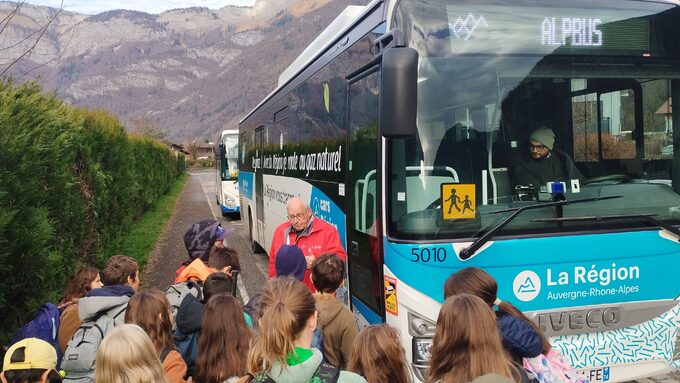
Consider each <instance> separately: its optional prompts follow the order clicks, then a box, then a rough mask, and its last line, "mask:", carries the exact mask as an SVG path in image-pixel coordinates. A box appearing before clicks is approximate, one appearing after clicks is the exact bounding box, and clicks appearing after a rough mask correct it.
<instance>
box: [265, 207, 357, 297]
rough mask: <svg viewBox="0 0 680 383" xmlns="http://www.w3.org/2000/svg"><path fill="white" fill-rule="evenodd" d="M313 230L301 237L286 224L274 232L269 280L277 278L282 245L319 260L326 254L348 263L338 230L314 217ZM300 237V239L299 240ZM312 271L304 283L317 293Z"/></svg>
mask: <svg viewBox="0 0 680 383" xmlns="http://www.w3.org/2000/svg"><path fill="white" fill-rule="evenodd" d="M311 225H312V227H311V230H305V231H303V232H302V233H300V234H299V235H298V234H297V233H295V232H293V230H291V229H292V227H291V225H290V223H289V222H284V223H282V224H281V225H279V227H277V228H276V230H274V238H272V247H271V249H269V278H274V277H275V276H276V268H275V262H274V261H275V260H276V253H277V252H278V251H279V248H280V247H281V246H282V245H285V244H289V245H295V244H297V246H298V247H299V248H300V249H302V253H303V254H304V255H305V256H308V255H310V254H313V255H314V258H318V257H319V256H320V255H321V254H324V253H333V254H335V255H337V256H338V257H340V258H342V260H343V261H345V262H347V253H346V252H345V248H343V247H342V241H341V240H340V235H339V234H338V230H337V229H336V228H335V227H333V226H331V225H330V224H328V223H327V222H326V221H324V220H322V219H320V218H317V217H313V220H312V224H311ZM298 236H299V238H298ZM310 274H311V271H310V270H309V269H307V271H306V272H305V278H304V279H303V280H302V283H304V284H305V285H307V287H309V289H310V290H311V291H312V292H315V291H316V289H314V285H313V284H312V280H311V278H310Z"/></svg>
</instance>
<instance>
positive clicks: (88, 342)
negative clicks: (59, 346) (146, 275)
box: [61, 255, 139, 383]
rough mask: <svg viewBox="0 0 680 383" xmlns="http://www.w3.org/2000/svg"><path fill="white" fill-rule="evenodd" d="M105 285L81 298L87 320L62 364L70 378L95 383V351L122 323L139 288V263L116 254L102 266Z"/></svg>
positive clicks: (83, 317) (80, 309) (78, 382)
mask: <svg viewBox="0 0 680 383" xmlns="http://www.w3.org/2000/svg"><path fill="white" fill-rule="evenodd" d="M102 282H103V283H104V287H102V288H100V289H94V290H91V291H90V292H89V293H88V294H87V295H86V296H85V297H83V298H80V299H79V300H78V316H79V317H80V319H81V320H82V321H83V324H82V325H81V326H80V327H78V329H77V330H76V332H75V333H74V334H73V336H72V337H71V339H70V340H69V342H68V345H67V347H66V352H64V358H63V363H62V366H61V367H62V368H63V369H64V370H66V372H67V373H68V374H67V376H66V377H65V378H64V381H66V382H73V383H91V382H92V381H93V379H94V370H95V368H94V367H95V358H94V357H95V355H96V352H97V349H98V348H99V344H100V343H101V342H102V339H103V337H104V336H105V335H106V334H107V333H108V332H109V331H110V330H111V329H113V328H114V327H116V326H119V325H122V324H123V323H124V320H125V309H126V308H127V304H128V301H129V300H130V298H131V297H132V296H133V295H134V294H135V292H136V291H137V289H139V266H138V265H137V262H136V261H135V260H134V259H132V258H130V257H127V256H124V255H114V256H113V257H111V258H110V259H109V260H108V261H107V262H106V266H105V267H104V269H103V270H102Z"/></svg>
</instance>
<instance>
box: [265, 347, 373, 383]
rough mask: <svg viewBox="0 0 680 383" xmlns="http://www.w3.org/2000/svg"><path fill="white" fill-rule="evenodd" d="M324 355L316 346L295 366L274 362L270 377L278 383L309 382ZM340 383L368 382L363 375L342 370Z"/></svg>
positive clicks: (339, 378)
mask: <svg viewBox="0 0 680 383" xmlns="http://www.w3.org/2000/svg"><path fill="white" fill-rule="evenodd" d="M322 359H323V357H322V356H321V352H320V351H319V350H317V349H315V348H313V349H312V356H311V357H310V358H309V359H307V360H305V361H304V362H302V363H300V364H296V365H295V366H285V367H284V366H283V365H282V364H281V363H279V362H274V363H273V365H272V369H271V370H270V371H269V374H267V375H269V377H270V378H272V379H273V380H274V381H275V382H276V383H300V382H308V381H309V380H310V379H311V378H312V376H313V375H314V372H315V371H316V369H317V368H318V367H319V365H320V364H321V362H322ZM338 383H367V382H366V379H364V378H362V377H361V376H359V375H357V374H355V373H353V372H349V371H341V372H340V376H339V377H338Z"/></svg>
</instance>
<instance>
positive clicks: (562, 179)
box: [388, 0, 680, 238]
mask: <svg viewBox="0 0 680 383" xmlns="http://www.w3.org/2000/svg"><path fill="white" fill-rule="evenodd" d="M400 4H401V5H400V6H401V9H400V11H398V12H397V15H398V16H397V20H396V21H395V24H397V25H398V27H399V28H400V29H402V30H403V31H404V32H405V34H406V36H407V41H408V44H409V46H412V47H415V48H416V49H417V50H418V51H419V53H420V62H419V76H418V82H419V88H418V121H417V123H418V136H417V137H415V138H411V139H400V140H393V141H392V144H391V145H392V146H391V148H390V153H391V159H390V164H391V172H392V177H391V179H392V184H391V185H390V186H391V189H390V190H391V191H390V192H389V198H390V204H391V206H390V208H389V209H388V211H390V212H391V215H392V216H391V219H390V221H391V222H390V223H391V226H390V232H391V233H392V235H395V236H402V237H417V238H420V237H429V238H431V237H435V238H437V237H440V238H469V237H476V236H479V235H480V234H482V233H484V232H485V231H486V230H488V229H489V228H490V227H493V226H494V225H496V224H498V223H499V222H500V221H502V220H503V219H505V218H506V217H507V216H508V215H509V214H510V213H505V214H490V212H492V211H497V210H500V209H503V208H518V207H522V206H525V205H527V204H533V203H536V202H540V201H544V202H547V201H554V200H562V199H567V200H569V199H582V198H596V197H601V196H607V195H621V196H622V198H619V199H614V200H598V201H595V202H592V203H590V204H586V205H587V206H586V205H584V204H578V205H568V206H564V207H563V209H562V208H561V209H560V211H559V213H558V212H557V209H539V210H532V211H528V212H526V213H525V214H523V215H521V216H520V217H518V218H517V219H515V220H513V221H512V222H511V223H509V224H508V225H507V227H506V228H504V230H503V234H522V233H536V232H554V231H557V230H565V229H566V230H595V229H598V228H601V229H611V228H614V227H616V226H621V227H631V225H635V224H636V223H634V222H630V220H627V221H626V222H616V220H611V221H608V222H601V223H597V222H595V223H593V222H588V223H587V224H585V223H582V222H578V221H576V220H567V221H565V222H560V223H559V224H558V223H556V222H555V221H554V220H545V219H544V220H541V219H543V218H554V217H556V216H557V215H558V214H559V215H561V216H562V217H577V216H586V215H587V216H593V215H607V216H612V215H622V214H654V215H655V217H656V218H657V219H659V220H667V221H674V220H677V219H680V195H679V194H678V191H680V174H677V171H673V166H672V163H673V161H674V151H673V142H674V132H673V125H674V122H675V125H678V122H677V120H678V116H677V114H676V116H675V117H673V114H672V107H671V106H672V98H673V97H672V95H673V94H679V93H680V52H679V49H678V47H677V46H675V45H674V44H676V41H677V40H678V38H680V36H679V35H680V32H679V31H678V30H677V27H676V26H677V25H680V13H679V11H678V9H677V8H670V7H669V6H668V5H660V4H653V5H648V4H646V3H645V4H643V3H635V4H636V5H635V6H636V7H638V8H637V9H634V8H631V7H632V6H630V5H627V6H626V7H629V8H626V9H621V10H619V11H616V12H613V11H612V12H608V10H602V9H594V8H592V7H593V6H592V5H591V6H588V8H583V9H581V8H577V9H571V11H572V12H571V13H574V12H576V13H577V14H580V13H582V14H586V15H589V19H588V20H591V19H592V20H598V21H597V23H596V24H595V21H592V20H591V22H587V23H585V24H583V25H584V26H582V27H581V26H579V27H578V28H580V29H578V30H577V27H573V28H572V29H573V30H569V31H563V30H556V31H553V30H552V29H550V28H548V29H547V30H546V31H547V32H546V33H548V32H549V33H552V34H555V36H558V37H559V38H557V37H556V38H554V39H553V38H552V37H551V38H549V39H546V38H544V41H543V45H541V36H540V31H541V29H540V25H541V23H542V22H544V21H546V20H547V22H548V23H549V26H550V25H552V24H550V23H552V22H553V21H554V20H553V19H555V20H561V21H560V22H561V24H559V25H560V28H566V27H567V26H569V25H571V24H568V23H566V22H564V21H563V20H562V18H560V17H561V15H563V14H567V13H569V12H567V10H565V9H564V8H559V7H548V6H546V4H545V2H541V4H542V5H539V4H538V3H536V4H534V6H529V5H530V4H531V2H527V4H529V5H527V6H526V7H525V8H522V9H521V10H522V11H523V12H520V13H522V14H525V15H528V16H527V17H529V19H527V20H529V21H527V23H528V22H530V21H531V22H533V21H536V22H537V23H538V24H537V25H539V29H537V31H538V35H537V37H536V36H534V37H536V38H535V39H533V37H531V36H530V33H529V31H528V30H526V28H525V27H523V26H521V25H514V24H513V25H510V26H507V27H508V28H510V29H512V28H516V29H518V33H516V34H514V35H513V34H512V33H506V34H502V33H498V32H497V30H499V29H498V28H499V27H498V24H494V22H495V21H497V20H503V21H505V22H506V23H507V22H511V21H512V20H514V19H513V17H515V16H517V15H518V14H520V13H518V9H514V10H512V11H510V14H507V13H506V14H504V12H505V7H503V6H484V5H476V3H475V5H472V6H469V7H468V8H469V9H468V8H466V10H468V11H469V12H468V13H469V14H471V15H473V17H472V18H465V17H458V16H457V13H456V12H458V13H460V11H461V9H460V8H461V7H462V6H461V5H458V6H456V7H454V6H452V5H451V4H446V2H444V1H426V2H421V1H415V0H413V1H403V2H402V3H400ZM574 6H575V7H576V6H578V3H575V5H574ZM582 6H583V5H582ZM584 7H585V6H584ZM640 7H645V8H644V9H642V8H640ZM463 8H465V7H463ZM491 11H493V12H491ZM579 12H580V13H579ZM482 16H483V19H484V20H483V22H482V21H480V20H481V18H482ZM590 16H592V17H590ZM532 20H533V21H532ZM572 21H573V20H571V19H569V20H568V22H572ZM574 25H575V24H574ZM578 25H581V24H578ZM595 26H596V28H595ZM473 27H474V28H473ZM591 27H593V28H595V29H593V28H591ZM632 27H634V30H633V31H632V32H631V33H629V34H625V33H622V30H623V29H625V28H629V29H630V28H632ZM501 29H502V28H501ZM472 30H475V31H476V32H471V31H472ZM595 30H596V32H597V33H600V34H601V36H599V37H598V38H599V39H601V40H598V41H599V42H601V44H599V43H598V44H594V43H593V44H586V43H587V42H588V41H591V42H593V41H596V40H593V37H592V36H590V37H588V36H589V35H587V33H596V32H593V31H595ZM495 31H496V32H495ZM520 32H521V33H520ZM544 32H545V31H544ZM484 33H486V34H484ZM532 33H533V32H532ZM551 36H552V35H551ZM463 37H467V40H465V39H464V38H463ZM544 37H545V36H544ZM589 38H590V40H588V39H589ZM475 39H476V40H475ZM512 39H520V40H521V41H514V40H512ZM532 39H533V40H532ZM475 41H476V43H475ZM546 41H547V42H548V43H550V44H552V46H546V45H550V44H547V43H546ZM482 42H484V43H485V44H481V43H482ZM596 42H597V41H596ZM475 44H479V45H475ZM475 47H476V48H475ZM490 47H498V49H497V51H496V52H493V51H491V50H490V49H491V48H490ZM501 47H502V48H501ZM500 51H502V52H500ZM499 53H503V54H499ZM678 97H680V95H679V96H678ZM676 98H677V97H676ZM679 157H680V156H679ZM675 168H677V166H676V167H675ZM452 189H456V190H458V191H455V190H454V192H453V194H452V191H451V190H452ZM466 199H467V200H468V201H472V203H470V202H468V204H467V207H468V209H462V207H464V201H465V200H466ZM470 209H472V210H474V214H471V213H470ZM463 210H465V211H464V212H463ZM537 219H538V220H537ZM638 224H639V223H638Z"/></svg>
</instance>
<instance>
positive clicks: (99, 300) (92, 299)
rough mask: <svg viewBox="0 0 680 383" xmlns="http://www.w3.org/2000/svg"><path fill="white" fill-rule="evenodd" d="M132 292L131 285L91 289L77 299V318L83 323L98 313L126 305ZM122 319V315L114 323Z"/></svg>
mask: <svg viewBox="0 0 680 383" xmlns="http://www.w3.org/2000/svg"><path fill="white" fill-rule="evenodd" d="M134 293H135V291H134V290H133V289H132V287H130V286H126V285H112V286H104V287H102V288H101V289H94V290H91V291H90V292H89V293H88V294H87V295H86V296H85V297H83V298H80V299H79V300H78V318H79V319H80V321H81V322H83V323H85V322H87V321H90V320H92V319H94V318H95V317H97V316H98V315H99V314H100V313H103V312H107V311H109V310H112V309H115V308H117V307H120V308H124V307H127V303H128V301H129V300H130V297H132V296H133V295H134ZM124 319H125V318H124V316H120V317H119V321H118V320H117V321H116V325H119V324H121V323H123V321H124Z"/></svg>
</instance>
